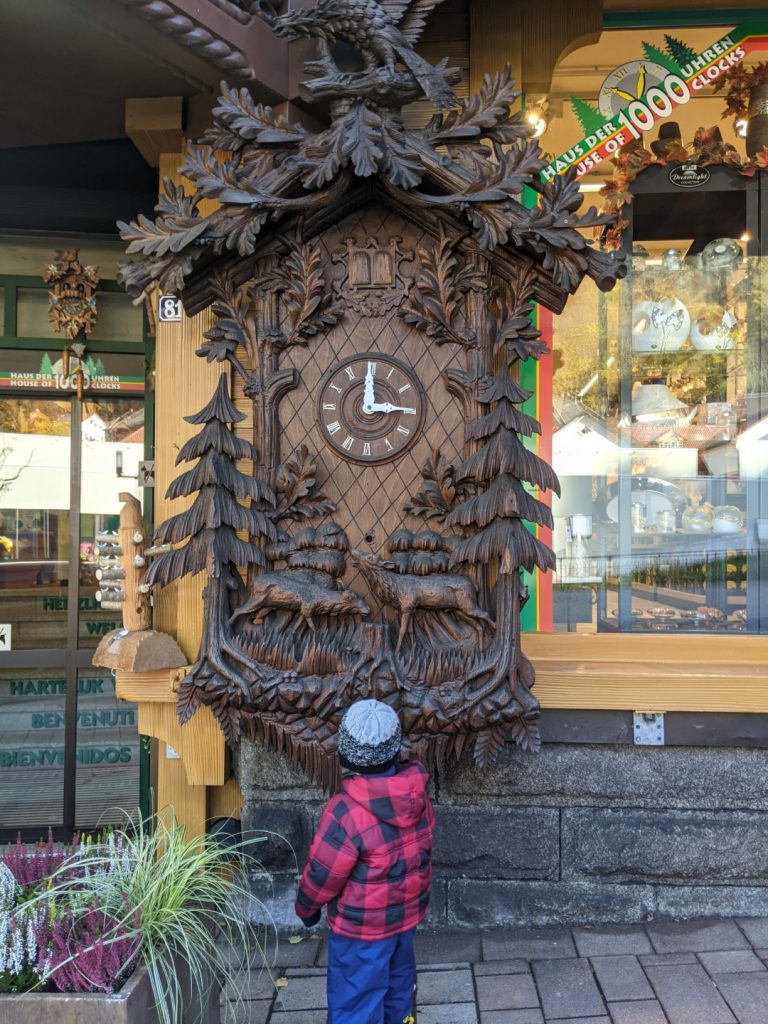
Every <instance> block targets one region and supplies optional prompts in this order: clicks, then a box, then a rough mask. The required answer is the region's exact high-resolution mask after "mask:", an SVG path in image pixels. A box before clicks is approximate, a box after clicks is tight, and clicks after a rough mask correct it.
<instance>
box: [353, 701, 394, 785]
mask: <svg viewBox="0 0 768 1024" xmlns="http://www.w3.org/2000/svg"><path fill="white" fill-rule="evenodd" d="M402 738H403V733H402V729H401V728H400V720H399V718H398V717H397V712H395V711H394V710H393V709H392V708H391V707H390V706H389V705H388V704H383V703H382V702H381V701H380V700H359V701H357V702H356V703H355V704H353V705H352V706H351V707H349V708H347V710H346V711H345V712H344V717H343V718H342V719H341V725H340V726H339V732H338V736H337V744H338V750H339V759H340V760H341V763H342V765H343V766H344V767H345V768H349V769H350V770H351V771H354V772H358V773H360V774H362V775H370V774H372V773H374V772H381V771H385V770H386V769H387V768H388V767H389V766H390V765H391V764H392V763H393V762H394V761H395V759H396V758H397V755H398V754H399V753H400V744H401V742H402Z"/></svg>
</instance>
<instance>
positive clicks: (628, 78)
mask: <svg viewBox="0 0 768 1024" xmlns="http://www.w3.org/2000/svg"><path fill="white" fill-rule="evenodd" d="M668 74H669V71H667V69H666V68H663V67H662V66H661V64H655V63H654V62H653V61H651V60H630V61H627V62H626V64H622V65H621V66H620V67H618V68H615V69H614V70H613V71H612V72H611V73H610V75H608V77H607V78H606V79H605V81H604V82H603V84H602V85H601V86H600V93H599V96H598V100H597V105H598V107H599V109H600V113H601V114H602V115H603V117H613V115H614V114H618V113H619V112H620V111H622V110H623V109H624V107H626V106H627V104H629V103H631V102H632V100H639V99H642V97H643V96H644V95H645V93H647V92H648V90H649V89H650V88H651V87H652V86H654V85H659V84H660V83H661V82H663V81H664V79H665V78H666V77H667V75H668Z"/></svg>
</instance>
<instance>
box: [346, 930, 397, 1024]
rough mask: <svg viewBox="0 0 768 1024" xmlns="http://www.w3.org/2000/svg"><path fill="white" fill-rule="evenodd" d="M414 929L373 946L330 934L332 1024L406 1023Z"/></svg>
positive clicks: (374, 943)
mask: <svg viewBox="0 0 768 1024" xmlns="http://www.w3.org/2000/svg"><path fill="white" fill-rule="evenodd" d="M415 930H416V929H415V928H412V929H411V931H409V932H403V933H402V934H401V935H393V936H392V938H389V939H377V940H376V941H374V942H366V941H364V940H363V939H346V938H344V936H343V935H335V934H334V933H333V932H329V933H328V1024H403V1021H405V1020H406V1018H407V1017H408V1016H409V1015H410V1014H411V1013H412V1012H413V986H414V983H415V981H416V957H415V955H414V952H413V933H414V932H415Z"/></svg>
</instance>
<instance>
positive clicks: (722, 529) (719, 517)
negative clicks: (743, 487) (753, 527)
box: [712, 505, 744, 533]
mask: <svg viewBox="0 0 768 1024" xmlns="http://www.w3.org/2000/svg"><path fill="white" fill-rule="evenodd" d="M743 522H744V520H743V517H742V514H741V510H740V509H738V508H737V507H736V506H735V505H718V506H717V508H715V509H713V510H712V532H713V533H738V532H739V530H740V529H741V527H742V525H743Z"/></svg>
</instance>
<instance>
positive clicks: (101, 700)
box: [75, 668, 141, 829]
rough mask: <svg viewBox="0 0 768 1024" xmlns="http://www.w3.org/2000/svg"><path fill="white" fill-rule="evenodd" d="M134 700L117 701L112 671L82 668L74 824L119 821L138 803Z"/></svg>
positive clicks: (138, 751)
mask: <svg viewBox="0 0 768 1024" xmlns="http://www.w3.org/2000/svg"><path fill="white" fill-rule="evenodd" d="M137 714H138V712H137V710H136V705H135V704H129V703H127V702H126V701H122V700H121V701H118V700H117V698H116V697H115V681H114V678H113V676H112V673H111V672H108V671H104V670H103V669H97V668H89V669H83V670H81V671H80V673H79V674H78V684H77V769H76V770H77V776H76V780H77V782H76V790H75V792H76V795H75V825H76V827H77V828H84V829H94V828H103V827H104V826H105V825H110V824H117V823H120V822H123V821H124V820H125V816H126V815H128V814H134V813H135V812H136V810H137V808H138V807H139V803H140V800H139V797H140V793H139V787H140V775H141V771H140V768H141V748H140V738H139V734H138V732H137V730H136V726H137Z"/></svg>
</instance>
